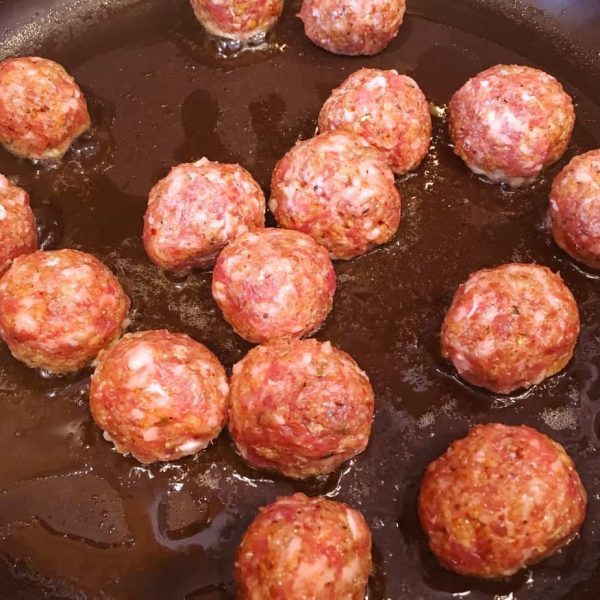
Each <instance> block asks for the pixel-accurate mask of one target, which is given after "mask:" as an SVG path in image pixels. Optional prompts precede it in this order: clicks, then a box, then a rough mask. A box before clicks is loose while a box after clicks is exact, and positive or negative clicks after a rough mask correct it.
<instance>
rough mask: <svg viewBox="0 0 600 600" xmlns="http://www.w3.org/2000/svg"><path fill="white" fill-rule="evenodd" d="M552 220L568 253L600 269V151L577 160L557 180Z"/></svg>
mask: <svg viewBox="0 0 600 600" xmlns="http://www.w3.org/2000/svg"><path fill="white" fill-rule="evenodd" d="M550 220H551V222H552V233H553V235H554V239H555V240H556V243H557V244H558V245H559V246H560V247H561V248H562V249H563V250H564V251H565V252H567V253H569V254H570V255H571V256H572V257H573V258H574V259H575V260H578V261H580V262H582V263H585V264H586V265H588V266H590V267H592V268H593V269H600V150H592V151H591V152H588V153H586V154H582V155H581V156H576V157H575V158H574V159H573V160H572V161H571V162H570V163H569V164H568V165H567V166H566V167H565V168H564V169H563V170H562V171H561V172H560V173H559V175H558V176H557V177H556V179H555V180H554V183H553V184H552V192H551V193H550Z"/></svg>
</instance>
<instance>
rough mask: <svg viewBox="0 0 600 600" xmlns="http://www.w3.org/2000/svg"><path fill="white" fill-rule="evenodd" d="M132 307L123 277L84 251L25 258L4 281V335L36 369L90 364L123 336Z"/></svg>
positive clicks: (0, 302)
mask: <svg viewBox="0 0 600 600" xmlns="http://www.w3.org/2000/svg"><path fill="white" fill-rule="evenodd" d="M128 310H129V298H128V297H127V296H126V295H125V292H124V291H123V288H122V287H121V285H120V283H119V281H118V280H117V278H116V277H115V276H114V275H113V274H112V273H111V272H110V271H109V269H108V268H107V267H105V266H104V265H103V264H102V263H101V262H100V261H99V260H98V259H97V258H95V257H94V256H92V255H91V254H86V253H85V252H79V251H78V250H55V251H51V252H34V253H33V254H28V255H25V256H19V257H18V258H16V259H15V260H14V262H13V264H12V266H11V267H10V269H9V270H8V271H7V272H6V273H5V274H4V276H3V277H2V278H1V279H0V335H1V336H2V339H3V340H4V341H5V342H6V343H7V344H8V347H9V349H10V351H11V353H12V354H13V356H14V357H15V358H17V359H18V360H20V361H23V362H24V363H25V364H27V365H29V366H30V367H40V368H43V369H46V370H48V371H53V372H57V373H63V372H69V371H77V370H79V369H81V368H83V367H85V366H86V365H88V364H89V363H90V362H91V361H92V360H93V359H94V358H96V355H97V354H98V352H99V351H100V350H102V349H103V348H105V347H106V346H108V345H109V344H110V343H111V342H112V341H113V340H115V339H116V338H117V337H119V335H120V334H121V331H122V329H123V328H124V326H125V325H126V318H127V312H128Z"/></svg>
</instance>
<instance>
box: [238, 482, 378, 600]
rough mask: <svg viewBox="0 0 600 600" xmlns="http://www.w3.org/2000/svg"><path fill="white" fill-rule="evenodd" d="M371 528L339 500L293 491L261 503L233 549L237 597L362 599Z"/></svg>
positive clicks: (368, 568)
mask: <svg viewBox="0 0 600 600" xmlns="http://www.w3.org/2000/svg"><path fill="white" fill-rule="evenodd" d="M370 571H371V532H370V531H369V527H368V525H367V523H366V522H365V519H364V517H363V516H362V515H361V514H360V512H358V511H357V510H355V509H353V508H350V507H349V506H347V505H346V504H343V503H342V502H335V501H333V500H327V499H326V498H307V497H306V496H305V495H304V494H294V495H293V496H287V497H283V498H279V499H278V500H277V501H275V502H273V503H272V504H270V505H269V506H265V507H263V508H261V509H260V513H259V515H258V516H257V517H256V518H255V519H254V521H253V522H252V524H251V525H250V527H249V528H248V530H247V531H246V533H245V534H244V537H243V539H242V543H241V545H240V547H239V549H238V553H237V557H236V562H235V580H236V583H237V598H238V600H308V599H309V598H310V600H338V599H339V600H341V599H343V600H363V598H364V596H365V592H366V588H367V581H368V579H369V574H370Z"/></svg>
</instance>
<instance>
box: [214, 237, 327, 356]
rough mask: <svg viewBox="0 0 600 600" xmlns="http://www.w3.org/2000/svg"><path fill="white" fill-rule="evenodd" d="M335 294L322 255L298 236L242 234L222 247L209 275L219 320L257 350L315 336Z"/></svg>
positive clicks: (316, 246)
mask: <svg viewBox="0 0 600 600" xmlns="http://www.w3.org/2000/svg"><path fill="white" fill-rule="evenodd" d="M334 293H335V271H334V270H333V265H332V264H331V261H330V260H329V257H328V256H327V250H325V248H323V247H322V246H319V244H317V243H316V242H315V241H314V240H313V239H312V238H311V237H310V236H308V235H305V234H303V233H299V232H297V231H287V230H284V229H272V228H271V229H261V230H257V231H254V232H249V233H245V234H244V235H242V236H240V237H239V238H236V239H235V240H234V241H233V242H231V243H230V244H229V245H228V246H226V247H225V249H224V250H223V252H221V254H220V255H219V258H218V259H217V262H216V264H215V269H214V271H213V280H212V294H213V297H214V299H215V301H216V302H217V304H218V305H219V307H220V308H221V310H222V311H223V316H224V317H225V319H226V320H227V321H228V322H229V323H230V324H231V325H232V326H233V328H234V329H235V330H236V331H237V333H238V334H239V335H241V336H242V337H243V338H245V339H246V340H248V341H250V342H254V343H257V344H261V343H263V342H266V341H268V340H272V339H276V338H283V337H293V338H300V337H303V336H305V335H308V334H310V333H312V332H314V331H315V330H316V329H318V328H319V327H320V326H321V324H322V323H323V321H324V320H325V318H326V317H327V315H328V314H329V311H330V310H331V307H332V305H333V295H334Z"/></svg>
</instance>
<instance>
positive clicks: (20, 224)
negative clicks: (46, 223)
mask: <svg viewBox="0 0 600 600" xmlns="http://www.w3.org/2000/svg"><path fill="white" fill-rule="evenodd" d="M36 249H37V232H36V228H35V217H34V216H33V212H31V207H30V206H29V194H28V193H27V192H26V191H25V190H23V189H21V188H20V187H18V186H16V185H13V184H12V183H11V182H10V181H9V180H8V179H6V177H4V175H0V275H2V274H3V273H4V272H5V271H6V269H8V267H10V265H11V263H12V261H13V260H14V259H15V258H16V257H17V256H20V255H21V254H29V253H30V252H35V250H36Z"/></svg>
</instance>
